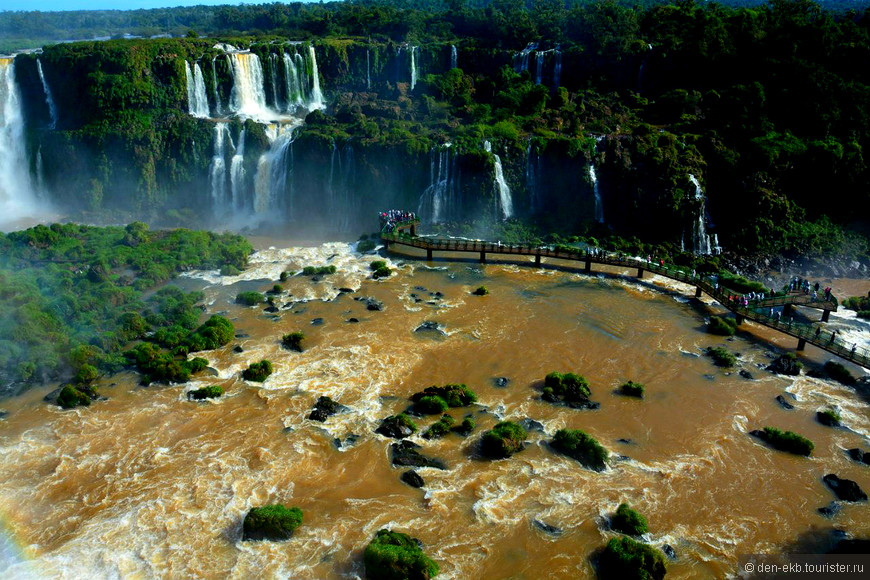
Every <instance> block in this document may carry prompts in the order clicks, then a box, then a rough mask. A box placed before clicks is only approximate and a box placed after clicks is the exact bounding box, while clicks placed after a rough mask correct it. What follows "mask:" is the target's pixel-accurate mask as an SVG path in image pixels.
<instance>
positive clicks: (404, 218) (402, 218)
mask: <svg viewBox="0 0 870 580" xmlns="http://www.w3.org/2000/svg"><path fill="white" fill-rule="evenodd" d="M378 218H379V219H380V221H381V231H384V232H387V233H390V234H391V233H393V231H394V230H395V229H396V226H397V225H399V224H400V223H402V222H410V221H414V220H416V219H417V214H415V213H414V212H412V211H402V210H399V209H388V210H387V211H382V212H381V213H380V214H378Z"/></svg>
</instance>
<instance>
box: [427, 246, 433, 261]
mask: <svg viewBox="0 0 870 580" xmlns="http://www.w3.org/2000/svg"><path fill="white" fill-rule="evenodd" d="M426 261H427V262H431V261H432V248H426Z"/></svg>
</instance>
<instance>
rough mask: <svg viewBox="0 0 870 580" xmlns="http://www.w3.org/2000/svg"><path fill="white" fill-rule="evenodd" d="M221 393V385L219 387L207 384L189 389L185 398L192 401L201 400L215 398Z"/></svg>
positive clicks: (222, 391)
mask: <svg viewBox="0 0 870 580" xmlns="http://www.w3.org/2000/svg"><path fill="white" fill-rule="evenodd" d="M223 394H224V389H223V387H220V386H218V385H209V386H207V387H202V388H201V389H195V390H193V391H189V392H188V393H187V398H188V399H193V400H194V401H202V400H204V399H217V398H218V397H220V396H221V395H223Z"/></svg>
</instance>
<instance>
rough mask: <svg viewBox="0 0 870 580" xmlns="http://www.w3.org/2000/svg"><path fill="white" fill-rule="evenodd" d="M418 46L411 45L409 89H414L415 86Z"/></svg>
mask: <svg viewBox="0 0 870 580" xmlns="http://www.w3.org/2000/svg"><path fill="white" fill-rule="evenodd" d="M419 50H420V47H419V46H412V47H411V51H410V52H411V90H412V91H413V90H414V87H416V86H417V53H418V52H419Z"/></svg>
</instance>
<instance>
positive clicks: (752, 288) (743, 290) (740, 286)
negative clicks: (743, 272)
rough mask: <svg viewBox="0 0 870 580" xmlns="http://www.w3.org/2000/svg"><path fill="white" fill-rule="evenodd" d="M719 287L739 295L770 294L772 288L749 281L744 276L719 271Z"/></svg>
mask: <svg viewBox="0 0 870 580" xmlns="http://www.w3.org/2000/svg"><path fill="white" fill-rule="evenodd" d="M719 285H720V286H723V287H725V288H728V289H730V290H734V291H735V292H737V293H738V294H748V293H749V292H767V293H769V292H770V288H768V287H767V286H765V285H764V284H762V283H761V282H753V281H752V280H747V279H746V278H744V277H743V276H738V275H737V274H732V273H731V272H729V271H728V270H720V271H719Z"/></svg>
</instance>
